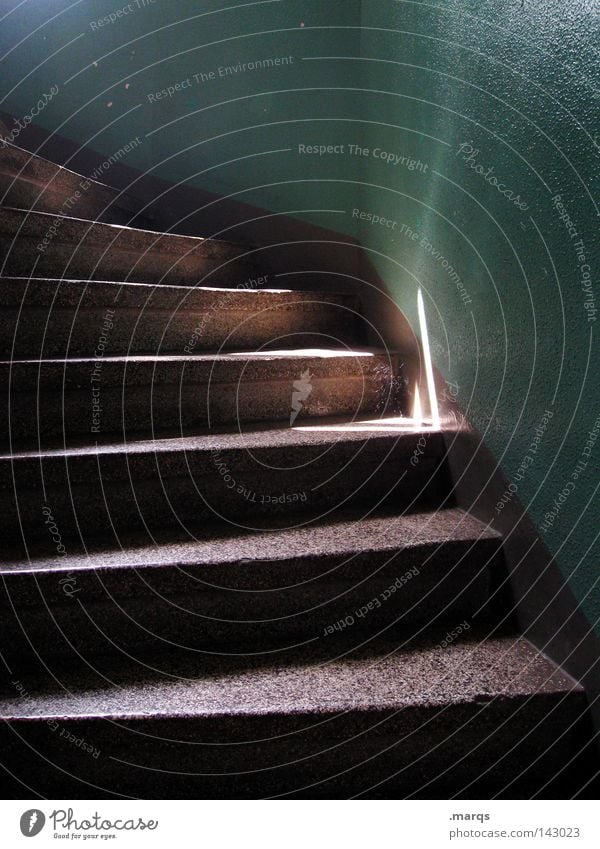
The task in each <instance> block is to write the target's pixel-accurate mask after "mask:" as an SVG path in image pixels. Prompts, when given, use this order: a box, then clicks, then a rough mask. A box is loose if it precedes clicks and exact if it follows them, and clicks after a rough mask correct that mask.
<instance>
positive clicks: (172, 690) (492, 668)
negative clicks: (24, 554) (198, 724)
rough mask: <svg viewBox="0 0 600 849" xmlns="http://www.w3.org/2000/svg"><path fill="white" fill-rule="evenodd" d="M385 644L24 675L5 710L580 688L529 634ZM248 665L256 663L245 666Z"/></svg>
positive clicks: (331, 704)
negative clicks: (44, 682)
mask: <svg viewBox="0 0 600 849" xmlns="http://www.w3.org/2000/svg"><path fill="white" fill-rule="evenodd" d="M377 648H378V646H377V644H372V645H371V646H370V648H369V650H368V652H362V653H361V652H357V655H358V657H353V655H352V653H351V654H350V655H349V656H346V657H341V658H340V659H338V660H325V661H321V662H319V656H318V652H316V653H315V654H316V658H315V659H314V660H310V659H309V658H310V654H311V652H310V649H304V654H305V655H306V656H307V657H306V659H304V660H300V659H296V660H294V658H293V656H292V657H288V659H287V663H285V664H281V663H279V664H275V665H273V666H271V665H268V663H266V662H265V660H264V659H263V660H262V662H256V661H254V663H253V661H252V658H249V659H247V660H245V661H244V663H243V664H242V663H241V662H240V661H239V660H238V661H237V663H236V664H235V665H236V666H237V667H238V668H237V669H234V670H233V671H228V670H227V661H226V660H225V658H215V657H213V658H206V659H204V660H203V661H202V666H203V670H202V672H201V673H200V674H198V675H193V676H192V677H191V678H183V677H175V678H171V679H170V680H169V679H166V678H164V677H163V678H161V679H160V680H157V679H156V678H154V677H152V676H149V675H146V676H145V677H144V673H143V670H140V674H139V678H138V680H135V679H134V680H131V679H130V680H128V681H127V682H125V681H123V680H119V674H120V673H119V671H118V670H117V671H115V675H116V681H115V686H112V687H111V686H109V685H108V684H107V685H105V686H103V687H91V688H88V687H86V686H78V687H75V686H74V683H73V682H71V683H70V685H69V689H70V690H71V692H64V691H62V690H61V689H60V687H58V688H57V687H55V689H54V692H46V693H44V694H43V695H36V694H35V692H34V691H32V690H30V688H29V687H27V683H26V682H23V683H24V684H25V687H26V689H27V695H24V696H14V697H12V698H2V699H1V700H0V717H1V718H2V719H11V720H12V719H27V718H32V717H40V718H48V717H56V718H67V717H90V716H93V717H98V718H100V717H112V718H118V717H121V718H133V717H138V718H144V717H160V716H165V717H173V716H197V717H204V716H215V715H216V716H223V715H225V716H229V715H240V716H243V715H247V714H253V715H255V714H261V715H269V714H287V713H291V714H296V713H306V714H309V715H310V714H319V713H324V714H327V713H329V712H331V711H333V712H340V711H348V710H361V711H362V710H365V711H368V710H381V709H394V710H400V709H403V708H410V707H430V706H440V705H449V704H460V703H465V702H467V703H476V702H478V701H485V700H488V699H490V698H515V697H527V696H531V695H535V694H550V693H565V692H567V693H569V692H574V693H577V694H580V693H581V687H580V686H579V685H578V684H576V682H575V681H573V679H572V678H570V676H568V675H567V674H566V673H564V672H562V671H561V670H560V669H558V668H557V667H556V666H555V665H554V664H553V663H551V662H550V661H549V660H547V659H546V658H544V657H543V656H542V655H541V654H540V653H539V652H538V651H536V650H535V649H534V648H533V647H532V646H531V645H530V644H529V643H528V642H527V641H526V640H523V639H521V638H516V637H515V638H513V637H505V638H502V639H493V638H490V639H488V640H486V641H485V642H483V643H478V642H465V641H462V642H461V641H458V642H455V643H454V644H452V645H450V646H449V647H447V648H441V647H438V646H433V647H430V646H425V647H420V646H418V645H417V646H416V647H415V646H412V647H410V648H407V649H405V650H404V651H394V649H393V644H388V645H384V648H385V649H387V650H388V651H387V652H385V651H384V652H383V653H382V654H379V653H377ZM388 652H389V653H388ZM361 654H362V656H361ZM365 655H366V657H365ZM243 665H246V666H250V667H252V666H253V667H254V668H249V669H243V668H242V669H240V668H239V667H241V666H243ZM131 674H132V671H131V669H130V670H129V671H128V675H129V676H131ZM84 681H85V679H84Z"/></svg>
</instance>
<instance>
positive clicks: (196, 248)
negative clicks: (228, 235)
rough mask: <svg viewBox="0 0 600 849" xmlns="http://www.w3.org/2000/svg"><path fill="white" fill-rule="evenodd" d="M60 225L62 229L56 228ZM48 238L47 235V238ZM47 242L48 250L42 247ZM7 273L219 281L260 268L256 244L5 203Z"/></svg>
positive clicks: (2, 232) (1, 211) (0, 240)
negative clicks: (174, 232) (187, 234)
mask: <svg viewBox="0 0 600 849" xmlns="http://www.w3.org/2000/svg"><path fill="white" fill-rule="evenodd" d="M53 227H54V228H55V231H56V234H55V235H54V232H53V231H52V229H51V228H53ZM45 240H46V241H45ZM39 245H44V249H43V250H41V251H40V250H38V246H39ZM0 250H2V252H3V254H4V255H5V260H4V265H3V273H4V274H5V275H6V276H7V277H8V276H13V275H14V276H20V275H28V274H31V273H32V270H33V268H34V266H35V274H36V275H37V276H40V277H57V276H59V277H63V276H64V277H85V278H90V279H94V280H131V281H133V282H136V281H137V282H142V283H163V282H164V283H185V284H188V285H190V284H193V285H202V284H203V283H204V285H206V286H214V285H218V284H219V281H221V282H223V281H227V282H228V283H229V282H233V285H235V284H236V283H238V282H239V283H242V282H243V281H244V280H245V279H247V278H248V276H250V275H251V273H253V272H256V271H257V270H258V268H259V264H257V261H258V258H257V253H256V252H255V251H253V250H252V249H251V248H244V247H242V246H238V245H233V244H230V243H228V242H224V241H220V240H217V239H209V238H196V237H192V236H177V235H173V234H170V233H156V232H153V231H150V230H137V229H135V228H132V227H123V226H120V225H116V224H103V223H98V222H94V221H87V220H84V219H79V218H70V217H66V216H56V215H52V214H49V213H45V212H27V211H24V210H20V209H12V208H10V207H6V206H3V207H0Z"/></svg>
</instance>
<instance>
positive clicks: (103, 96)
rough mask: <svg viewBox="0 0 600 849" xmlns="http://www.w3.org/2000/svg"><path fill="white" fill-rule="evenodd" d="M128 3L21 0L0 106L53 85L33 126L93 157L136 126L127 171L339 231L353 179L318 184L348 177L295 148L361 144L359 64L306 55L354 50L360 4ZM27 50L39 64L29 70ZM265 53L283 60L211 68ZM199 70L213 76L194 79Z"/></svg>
mask: <svg viewBox="0 0 600 849" xmlns="http://www.w3.org/2000/svg"><path fill="white" fill-rule="evenodd" d="M136 2H139V3H140V4H141V3H142V2H143V0H131V3H130V4H129V5H130V6H131V7H132V9H133V11H129V10H128V13H127V14H125V15H122V16H121V17H120V18H119V19H117V20H115V22H114V23H109V24H107V25H104V26H98V25H97V22H98V20H99V19H100V18H102V17H103V16H106V15H108V14H109V13H111V12H113V13H114V12H116V10H118V9H125V7H127V5H128V4H127V3H125V2H122V1H121V0H80V2H79V3H73V0H69V2H65V0H55V2H51V3H49V2H47V0H29V2H28V3H27V4H25V6H24V7H23V8H17V9H16V10H15V11H14V12H13V13H12V14H10V15H8V17H6V18H5V19H4V21H3V22H2V26H1V27H0V33H1V35H0V40H1V41H0V47H2V52H3V53H4V52H5V51H6V50H7V49H10V48H14V49H13V50H12V52H11V54H10V56H8V57H7V58H5V60H4V66H5V67H4V73H3V79H2V89H3V93H4V94H5V93H6V92H9V91H10V90H11V89H14V90H13V91H12V92H11V93H10V94H9V95H8V97H6V100H5V101H4V102H3V104H2V106H1V107H0V108H2V109H4V110H6V111H8V112H11V113H12V114H15V115H19V114H24V113H26V112H27V111H28V109H29V104H34V103H35V102H36V101H37V100H38V97H39V96H40V93H41V92H43V91H46V90H47V89H48V88H49V86H50V85H52V84H57V85H59V87H60V91H59V94H58V95H57V97H56V98H55V99H54V100H53V101H52V103H51V104H49V106H48V107H47V108H46V109H45V110H44V111H43V112H42V113H41V115H40V116H39V118H37V121H38V123H39V124H40V125H41V126H42V127H44V128H45V129H50V130H54V131H57V132H59V133H60V134H62V135H64V136H67V137H68V138H69V139H72V140H76V141H77V142H79V143H81V144H83V145H88V146H90V147H92V148H94V149H95V150H97V151H99V152H101V153H104V154H106V155H110V154H112V153H114V152H115V151H117V150H119V149H120V148H121V147H122V146H123V145H124V144H126V143H127V142H128V141H130V140H131V139H132V138H135V137H136V136H138V135H139V136H140V137H141V138H142V139H143V141H144V143H143V145H141V146H140V147H138V148H137V149H136V150H134V151H133V152H132V153H131V154H130V155H129V156H128V158H127V164H129V165H131V166H133V167H136V168H140V169H143V170H150V171H151V173H153V174H155V175H157V176H160V177H164V178H166V179H169V180H173V181H179V180H187V181H189V183H190V184H192V185H197V186H200V187H202V188H204V189H206V190H208V191H212V192H215V193H217V194H220V195H228V194H230V193H233V194H235V196H236V197H238V198H239V199H240V200H242V201H245V202H248V203H252V204H255V205H258V206H264V207H266V208H269V209H271V210H272V211H275V212H289V211H291V212H295V211H297V210H305V209H308V210H321V209H324V210H329V209H331V210H338V211H337V212H335V213H333V212H332V213H327V212H325V213H319V212H317V211H315V212H312V213H309V218H311V219H313V220H315V221H316V222H317V223H320V224H326V225H327V226H333V227H335V228H337V229H339V230H345V229H350V230H351V229H352V222H350V223H349V224H345V223H343V222H341V221H340V219H341V218H344V217H345V210H346V208H347V207H348V205H349V203H350V200H349V199H350V197H351V195H352V193H353V188H352V186H351V185H349V184H346V183H342V182H330V183H319V181H320V180H322V179H324V178H326V179H328V180H331V181H335V180H336V179H338V178H345V177H346V176H347V168H346V163H345V162H344V160H343V158H342V157H339V156H335V155H334V156H325V157H319V158H315V157H313V156H307V155H303V156H299V154H298V144H302V143H304V144H310V143H312V142H314V141H316V142H317V143H321V144H323V143H327V142H328V140H330V139H331V140H332V141H336V140H337V139H338V138H339V136H340V135H343V136H344V138H348V139H352V138H356V139H357V140H359V139H360V134H361V132H362V126H363V125H362V123H361V121H360V117H361V109H360V103H359V102H358V101H357V97H356V82H355V78H357V76H358V73H359V69H354V68H351V69H348V68H347V67H345V66H343V65H341V64H338V63H326V64H325V65H324V64H323V63H322V62H312V61H308V60H307V59H306V57H311V56H320V55H340V54H345V53H348V52H349V53H351V54H353V55H354V54H357V53H358V50H359V43H360V30H359V23H360V3H359V0H328V2H325V3H324V2H322V0H301V2H278V1H277V0H262V1H261V0H258V2H256V0H255V2H244V3H240V2H238V3H236V2H235V0H227V1H226V0H219V1H218V2H214V0H211V1H210V2H197V1H196V2H194V0H176V2H173V0H155V2H154V3H153V4H151V3H149V5H147V6H146V7H144V8H138V7H137V6H136ZM11 6H12V7H14V6H17V4H16V3H15V2H11V3H9V4H8V7H11ZM53 16H55V17H54V20H49V19H50V18H52V17H53ZM94 23H95V24H96V26H95V29H92V24H94ZM35 30H37V32H36V31H35ZM21 39H24V40H23V41H22V43H21V44H20V45H19V46H16V47H15V45H17V43H18V42H19V41H20V40H21ZM52 54H54V55H52ZM32 56H33V57H35V59H36V61H37V62H39V63H40V64H39V66H38V67H37V68H36V69H35V70H33V71H32V69H31V57H32ZM290 57H291V58H290ZM275 59H277V60H282V59H284V60H286V61H287V64H285V63H283V62H282V63H280V64H278V65H275V64H274V65H273V66H271V67H262V68H261V67H259V68H257V69H254V70H241V71H239V72H238V73H236V74H226V75H225V76H219V70H218V69H219V68H220V67H221V68H226V67H232V66H239V65H243V64H244V63H246V64H249V63H252V62H256V61H257V60H258V61H259V62H260V61H264V60H275ZM211 72H212V73H213V74H214V75H215V78H214V79H208V80H204V78H202V77H199V79H198V81H197V80H196V78H195V77H194V75H195V74H197V75H200V74H205V75H210V73H211ZM26 75H27V76H26ZM25 76H26V78H25ZM188 80H189V83H188V82H187V81H188ZM182 83H183V85H182V86H180V88H179V90H177V91H176V92H175V93H174V94H173V95H172V96H170V97H169V96H167V97H162V98H160V99H159V98H157V96H156V95H157V92H160V91H161V90H163V89H165V88H167V87H168V86H173V87H176V86H177V85H178V84H182ZM311 180H312V181H316V182H310V181H311ZM263 187H265V188H263Z"/></svg>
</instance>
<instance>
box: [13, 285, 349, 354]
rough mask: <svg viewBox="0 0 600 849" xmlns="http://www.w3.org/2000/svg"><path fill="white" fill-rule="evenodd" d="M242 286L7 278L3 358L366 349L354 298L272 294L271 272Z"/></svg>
mask: <svg viewBox="0 0 600 849" xmlns="http://www.w3.org/2000/svg"><path fill="white" fill-rule="evenodd" d="M238 283H242V285H245V286H247V287H248V288H243V289H236V288H231V289H224V288H215V287H200V286H196V287H192V286H176V285H160V286H155V285H150V284H147V283H146V284H144V283H111V282H105V281H96V280H94V281H85V280H43V279H33V280H30V279H29V278H8V277H3V278H2V279H1V280H0V305H2V309H0V331H1V332H0V352H2V354H3V355H4V356H5V357H6V358H9V357H12V358H15V359H19V358H22V359H26V358H35V359H38V358H41V359H43V358H47V357H65V356H69V357H76V356H89V357H96V356H98V345H99V341H102V345H103V348H102V351H101V353H102V354H103V355H106V356H110V355H118V354H129V355H132V354H136V353H154V354H156V353H175V354H179V355H182V354H196V353H201V352H202V351H205V350H207V349H213V350H219V349H223V350H238V349H240V348H246V350H253V349H254V350H261V349H263V348H264V347H265V346H267V345H268V346H270V347H276V348H290V347H292V348H294V347H303V346H304V347H306V346H311V347H321V348H328V347H332V346H334V347H335V346H337V347H345V346H348V347H350V348H353V347H356V345H357V344H360V342H361V339H362V333H363V328H362V320H361V318H360V316H359V314H358V312H357V304H356V299H355V298H353V297H352V296H349V295H343V294H331V293H325V292H292V291H286V290H277V289H273V288H272V280H271V278H270V277H269V275H268V274H263V275H261V276H258V275H253V276H249V277H248V278H246V279H245V280H243V281H239V280H237V279H233V278H232V281H231V284H232V286H236V285H237V284H238Z"/></svg>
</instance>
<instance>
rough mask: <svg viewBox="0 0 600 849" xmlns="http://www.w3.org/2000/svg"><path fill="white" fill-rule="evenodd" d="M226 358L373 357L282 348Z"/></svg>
mask: <svg viewBox="0 0 600 849" xmlns="http://www.w3.org/2000/svg"><path fill="white" fill-rule="evenodd" d="M227 356H228V357H323V358H326V357H373V356H375V354H374V353H373V351H347V350H343V349H338V348H282V349H281V350H277V351H275V350H271V349H270V348H269V349H267V350H263V351H252V352H251V353H248V351H228V352H227Z"/></svg>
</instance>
